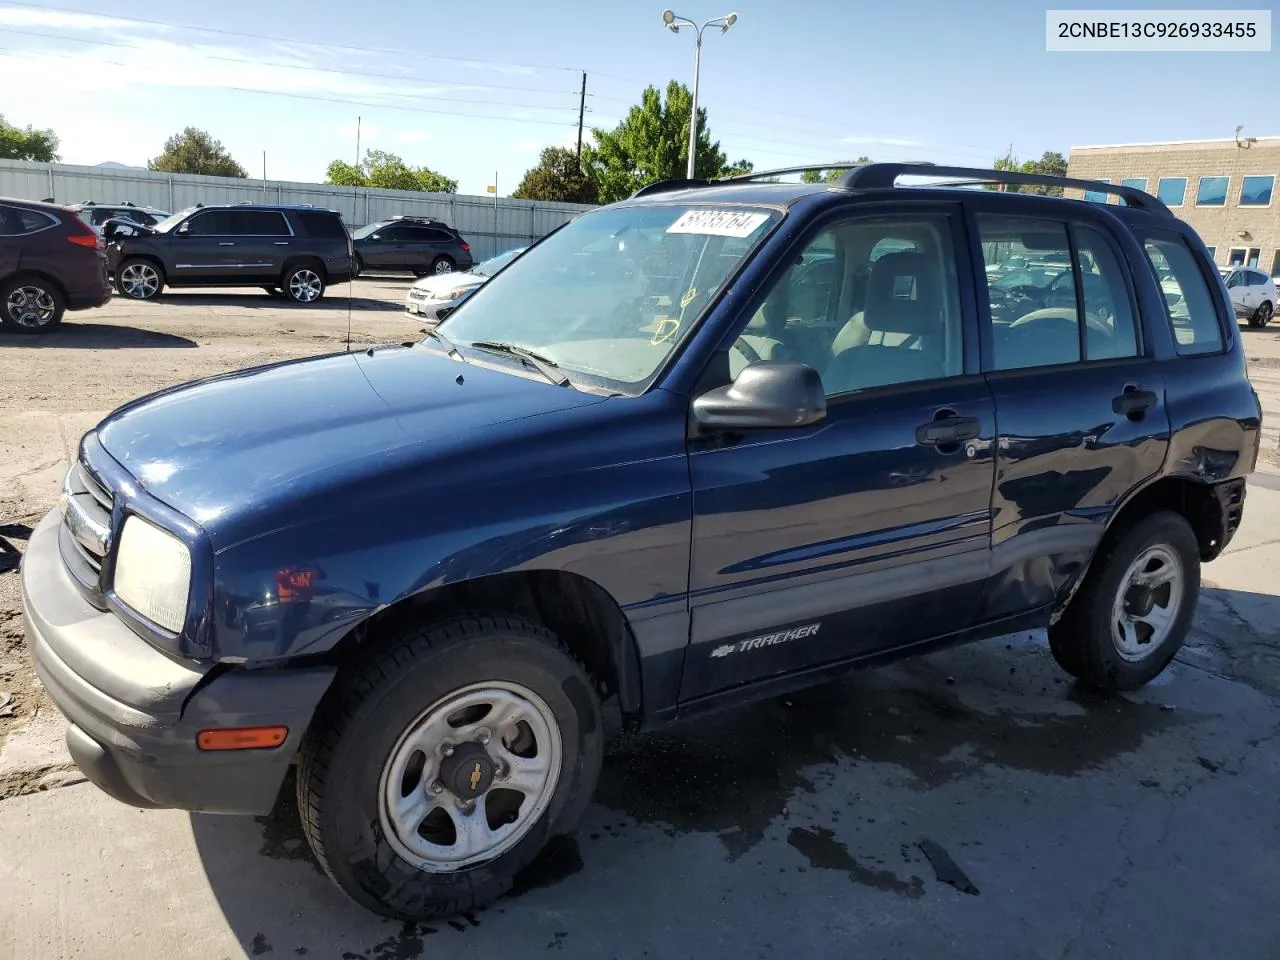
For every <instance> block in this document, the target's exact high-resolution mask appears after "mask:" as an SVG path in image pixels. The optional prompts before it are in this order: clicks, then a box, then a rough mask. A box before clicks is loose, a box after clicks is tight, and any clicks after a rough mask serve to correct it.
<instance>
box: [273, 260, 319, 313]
mask: <svg viewBox="0 0 1280 960" xmlns="http://www.w3.org/2000/svg"><path fill="white" fill-rule="evenodd" d="M281 289H283V290H284V294H285V296H286V297H288V298H289V299H290V300H292V301H293V302H294V303H314V302H315V301H317V300H319V299H320V298H321V297H322V296H324V278H323V277H321V276H320V270H319V268H318V267H316V266H315V264H311V263H302V264H298V265H297V266H293V267H289V268H288V269H287V270H285V272H284V278H283V280H282V281H281Z"/></svg>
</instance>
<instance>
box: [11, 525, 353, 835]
mask: <svg viewBox="0 0 1280 960" xmlns="http://www.w3.org/2000/svg"><path fill="white" fill-rule="evenodd" d="M60 522H61V519H60V516H59V514H58V512H57V511H56V510H55V511H53V512H52V513H50V514H49V515H48V516H46V517H45V518H44V519H43V520H42V521H41V522H40V523H39V525H38V526H37V527H36V529H35V530H34V531H33V532H32V535H31V540H30V542H29V543H28V546H27V552H26V554H25V556H24V557H23V560H22V606H23V613H24V615H25V620H26V633H27V642H28V644H29V645H30V647H31V653H32V657H33V659H34V660H35V664H36V672H37V673H38V674H39V676H40V680H41V682H42V683H43V684H44V686H45V688H46V689H47V690H48V691H49V695H50V696H51V697H52V698H53V701H54V703H56V704H57V706H58V709H59V710H61V711H62V713H63V715H64V716H65V717H66V718H67V720H68V721H69V724H70V725H69V726H68V728H67V748H68V749H69V750H70V752H71V757H72V759H73V760H75V762H76V765H77V766H78V767H79V768H80V769H81V771H82V772H83V773H84V775H85V776H86V777H88V779H89V780H90V781H92V782H93V783H95V784H96V785H97V786H98V787H100V788H101V789H102V790H104V791H106V792H107V793H109V794H110V795H111V796H113V797H115V798H116V799H117V800H121V801H123V802H124V803H128V804H132V805H133V806H136V807H173V808H178V809H184V810H202V811H206V812H210V813H250V814H266V813H268V812H270V810H271V808H272V806H273V805H274V803H275V799H276V796H277V794H279V792H280V785H281V783H282V782H283V780H284V776H285V773H286V772H287V771H288V769H289V764H290V763H291V762H292V760H293V757H294V755H295V754H296V753H297V750H298V746H299V744H300V743H301V741H302V738H303V736H304V735H305V734H306V730H307V726H308V725H309V723H310V721H311V716H312V714H313V713H314V712H315V708H316V705H317V704H318V703H319V701H320V698H321V697H322V696H323V695H324V692H325V691H326V690H327V689H328V687H329V684H330V683H331V682H332V681H333V676H334V672H335V670H334V668H332V667H308V668H305V669H293V670H288V669H285V670H280V669H272V670H257V671H255V670H244V669H234V668H218V667H216V666H214V665H213V664H209V663H200V662H196V661H190V660H176V659H174V658H172V657H169V656H167V655H165V654H163V653H161V652H160V651H159V650H157V649H155V648H154V647H152V646H151V645H150V644H148V643H147V642H146V641H145V640H143V639H142V638H141V637H139V636H138V635H137V634H136V633H134V632H133V631H132V630H130V629H129V628H128V627H127V626H125V625H124V624H123V623H122V622H120V620H119V619H117V618H116V616H115V615H114V614H111V613H103V612H102V611H99V610H97V609H95V608H93V607H92V606H90V605H89V603H88V602H86V601H85V599H84V598H83V596H82V595H81V594H80V592H79V590H78V589H77V588H76V586H75V584H74V583H73V582H72V580H71V578H70V577H69V575H68V574H67V572H66V570H65V568H64V567H63V565H62V559H61V557H60V556H59V553H58V527H59V524H60ZM276 724H281V725H284V726H286V727H288V729H289V733H288V736H287V737H286V739H285V742H284V743H283V744H282V745H281V746H279V747H276V748H273V749H259V750H228V751H208V752H206V751H202V750H200V749H199V748H198V747H197V746H196V735H197V733H198V732H199V731H200V730H205V729H209V728H213V727H255V726H268V725H276Z"/></svg>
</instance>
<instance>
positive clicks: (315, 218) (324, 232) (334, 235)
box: [297, 210, 347, 240]
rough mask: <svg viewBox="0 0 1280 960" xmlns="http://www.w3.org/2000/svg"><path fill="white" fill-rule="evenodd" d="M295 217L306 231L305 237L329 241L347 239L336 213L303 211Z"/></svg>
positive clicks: (344, 228)
mask: <svg viewBox="0 0 1280 960" xmlns="http://www.w3.org/2000/svg"><path fill="white" fill-rule="evenodd" d="M297 217H298V220H299V222H301V224H302V227H303V229H304V230H306V231H307V236H310V237H324V238H326V239H330V240H345V239H346V238H347V228H346V227H344V226H343V225H342V220H341V218H340V217H339V216H338V215H337V214H336V213H318V212H314V211H309V210H304V211H301V212H299V213H298V214H297Z"/></svg>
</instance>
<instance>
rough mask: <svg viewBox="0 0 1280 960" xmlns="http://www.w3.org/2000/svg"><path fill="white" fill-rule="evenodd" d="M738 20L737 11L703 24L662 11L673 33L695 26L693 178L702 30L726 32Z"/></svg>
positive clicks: (691, 137)
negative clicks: (716, 27) (713, 29)
mask: <svg viewBox="0 0 1280 960" xmlns="http://www.w3.org/2000/svg"><path fill="white" fill-rule="evenodd" d="M737 21H738V15H737V14H736V13H730V14H728V15H727V16H723V17H716V18H715V19H714V20H708V21H707V22H706V23H704V24H703V25H702V26H698V24H696V23H694V21H692V20H690V19H689V18H688V17H678V16H676V15H675V14H674V13H672V12H671V11H670V10H664V11H663V12H662V22H663V23H664V24H665V25H666V27H667V29H668V30H670V31H671V32H672V33H679V32H680V27H681V26H686V27H693V31H694V45H693V105H692V108H691V109H690V111H689V162H688V165H687V167H686V176H687V177H688V178H689V179H690V180H692V179H693V178H694V167H695V164H696V160H697V156H698V77H699V74H700V73H701V72H702V31H703V30H705V29H707V27H712V26H718V27H719V28H720V32H721V33H724V32H725V31H726V30H728V29H729V28H730V27H732V26H733V25H734V24H735V23H736V22H737Z"/></svg>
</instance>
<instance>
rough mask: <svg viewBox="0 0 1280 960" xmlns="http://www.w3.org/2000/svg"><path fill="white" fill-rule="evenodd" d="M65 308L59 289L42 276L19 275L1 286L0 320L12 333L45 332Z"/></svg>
mask: <svg viewBox="0 0 1280 960" xmlns="http://www.w3.org/2000/svg"><path fill="white" fill-rule="evenodd" d="M10 301H12V302H10ZM66 310H67V300H66V298H65V297H64V296H63V295H62V291H61V290H59V289H58V288H57V286H55V285H54V284H53V283H51V282H50V281H48V280H45V279H44V278H43V277H19V278H17V279H14V280H10V281H9V282H8V283H6V284H4V285H3V286H0V323H3V326H4V329H6V330H10V331H12V332H14V333H26V334H31V335H35V334H41V333H48V332H49V331H50V330H52V329H53V328H54V327H56V326H57V325H58V324H60V323H61V322H62V315H63V314H64V313H66Z"/></svg>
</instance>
